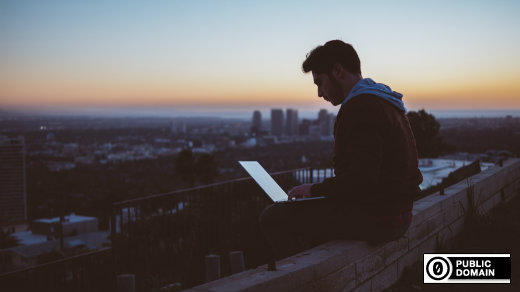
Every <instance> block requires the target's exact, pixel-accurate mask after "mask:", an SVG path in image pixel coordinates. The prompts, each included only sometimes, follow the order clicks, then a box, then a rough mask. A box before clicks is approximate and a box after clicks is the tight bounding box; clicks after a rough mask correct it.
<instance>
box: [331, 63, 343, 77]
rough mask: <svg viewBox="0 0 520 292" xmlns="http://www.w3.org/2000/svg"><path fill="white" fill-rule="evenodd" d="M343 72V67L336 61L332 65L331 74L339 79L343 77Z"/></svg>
mask: <svg viewBox="0 0 520 292" xmlns="http://www.w3.org/2000/svg"><path fill="white" fill-rule="evenodd" d="M344 73H345V68H343V66H341V64H340V63H336V64H334V65H333V66H332V75H333V76H334V77H336V78H338V79H340V78H341V77H343V75H344Z"/></svg>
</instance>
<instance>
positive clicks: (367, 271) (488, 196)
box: [189, 159, 520, 291]
mask: <svg viewBox="0 0 520 292" xmlns="http://www.w3.org/2000/svg"><path fill="white" fill-rule="evenodd" d="M519 193H520V159H510V160H508V161H506V162H504V165H503V166H502V167H499V166H496V167H493V168H490V169H488V170H486V171H484V172H481V173H479V174H477V175H474V176H472V177H470V178H469V179H467V180H464V181H462V182H460V183H458V184H456V185H453V186H451V187H449V188H447V189H446V190H445V194H444V195H442V196H441V195H439V193H436V194H433V195H431V196H428V197H426V198H423V199H421V200H419V201H417V202H415V204H414V208H413V214H414V219H413V223H412V225H411V226H410V229H409V230H408V232H407V233H406V235H405V236H404V237H402V238H400V239H399V240H396V241H393V242H389V243H386V244H381V245H376V246H369V245H368V244H367V243H365V242H361V241H347V240H341V241H333V242H329V243H326V244H324V245H321V246H318V247H315V248H313V249H311V250H308V251H305V252H302V253H300V254H297V255H295V256H292V257H290V258H287V259H283V260H281V261H278V262H277V268H278V270H277V271H267V268H266V266H261V267H259V268H256V269H253V270H248V271H245V272H242V273H239V274H235V275H232V276H230V277H227V278H223V279H220V280H217V281H213V282H210V283H206V284H204V285H201V286H197V287H194V288H192V289H190V290H189V291H381V290H383V289H385V288H388V287H390V286H391V285H392V284H394V283H395V282H396V281H397V280H398V279H399V277H400V276H401V274H402V272H403V270H404V268H405V267H407V266H410V265H412V264H413V263H415V262H417V261H420V260H422V257H423V254H424V253H431V252H435V251H436V250H437V249H438V247H449V246H450V243H451V241H452V239H453V238H454V236H455V235H457V234H458V233H460V232H461V231H462V229H463V228H464V221H465V219H466V218H467V215H468V214H470V213H471V210H472V208H473V210H474V211H475V212H476V213H477V214H485V213H487V212H489V211H490V210H491V209H492V208H494V207H495V206H497V205H498V204H500V203H502V202H508V201H510V200H511V199H512V198H514V197H515V196H517V195H518V194H519Z"/></svg>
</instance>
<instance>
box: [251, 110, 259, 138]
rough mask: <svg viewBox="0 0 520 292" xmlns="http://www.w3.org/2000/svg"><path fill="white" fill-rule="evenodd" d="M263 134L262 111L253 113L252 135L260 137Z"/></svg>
mask: <svg viewBox="0 0 520 292" xmlns="http://www.w3.org/2000/svg"><path fill="white" fill-rule="evenodd" d="M261 132H262V113H260V111H254V112H253V121H252V123H251V134H255V135H258V134H260V133H261Z"/></svg>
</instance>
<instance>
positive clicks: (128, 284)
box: [117, 274, 135, 292]
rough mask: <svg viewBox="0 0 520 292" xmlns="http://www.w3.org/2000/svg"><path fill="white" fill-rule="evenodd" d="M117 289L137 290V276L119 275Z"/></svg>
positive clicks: (122, 291) (125, 290) (131, 291)
mask: <svg viewBox="0 0 520 292" xmlns="http://www.w3.org/2000/svg"><path fill="white" fill-rule="evenodd" d="M117 291H119V292H135V276H134V274H123V275H118V276H117Z"/></svg>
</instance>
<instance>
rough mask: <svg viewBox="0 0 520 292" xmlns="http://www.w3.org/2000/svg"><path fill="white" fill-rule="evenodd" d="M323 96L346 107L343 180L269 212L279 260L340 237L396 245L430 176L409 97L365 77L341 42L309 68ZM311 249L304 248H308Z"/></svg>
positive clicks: (340, 121) (338, 140) (306, 189)
mask: <svg viewBox="0 0 520 292" xmlns="http://www.w3.org/2000/svg"><path fill="white" fill-rule="evenodd" d="M302 69H303V71H304V72H305V73H308V72H312V77H313V79H314V83H315V84H316V86H317V87H318V96H319V97H322V98H323V99H325V100H326V101H328V102H330V103H332V104H333V105H335V106H336V105H341V107H340V109H339V112H338V115H337V118H336V123H335V126H334V157H333V161H334V172H335V177H333V178H329V179H326V180H324V181H323V182H321V183H316V184H303V185H300V186H297V187H294V188H293V189H291V190H290V191H289V199H293V198H307V197H312V196H324V197H325V199H323V200H309V201H302V202H294V203H289V204H273V205H271V206H268V207H267V208H266V209H265V210H264V212H263V213H262V214H261V216H260V223H261V226H262V229H263V231H264V233H265V235H266V238H267V240H268V242H269V244H270V245H271V246H272V247H273V248H274V250H275V252H276V255H277V256H278V257H282V256H288V255H290V254H292V253H295V252H298V251H301V249H303V248H308V247H309V246H308V245H307V246H304V245H305V244H308V243H309V241H311V242H312V243H313V244H317V243H321V242H324V241H326V240H331V239H337V238H351V239H362V240H367V241H371V242H381V241H389V240H394V239H397V238H399V237H400V236H402V235H403V234H404V233H405V232H406V230H407V229H408V227H409V225H410V223H411V219H412V212H411V210H412V206H413V198H414V197H415V196H416V195H417V194H418V193H419V191H420V189H419V184H420V183H421V181H422V175H421V173H420V171H419V168H418V162H417V150H416V146H415V138H414V136H413V133H412V130H411V127H410V124H409V121H408V119H407V117H406V109H405V107H404V104H403V102H402V100H401V98H402V94H400V93H398V92H395V91H392V90H391V89H390V87H388V86H386V85H384V84H380V83H375V82H374V81H372V80H371V79H369V78H366V79H363V77H362V75H361V68H360V61H359V57H358V55H357V53H356V51H355V50H354V48H353V47H352V46H351V45H349V44H346V43H344V42H343V41H340V40H333V41H329V42H327V43H325V44H324V45H323V46H318V47H316V48H315V49H314V50H312V51H311V52H310V53H309V54H308V55H307V58H306V60H305V61H304V62H303V65H302ZM302 243H303V244H302Z"/></svg>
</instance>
